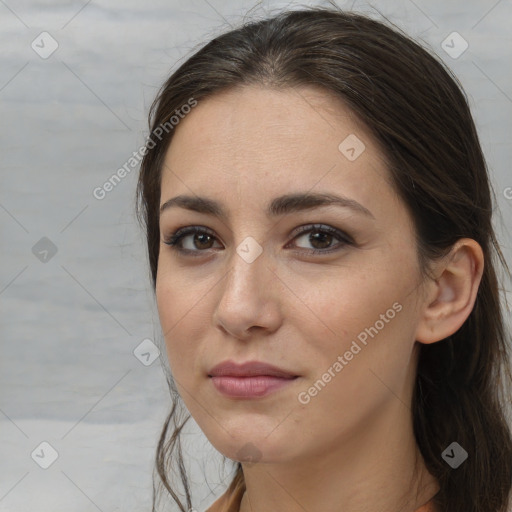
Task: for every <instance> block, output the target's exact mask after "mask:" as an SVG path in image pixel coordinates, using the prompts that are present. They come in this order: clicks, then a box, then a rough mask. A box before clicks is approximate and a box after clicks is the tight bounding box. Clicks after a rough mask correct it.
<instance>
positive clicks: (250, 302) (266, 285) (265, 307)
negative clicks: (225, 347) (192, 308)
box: [213, 251, 282, 340]
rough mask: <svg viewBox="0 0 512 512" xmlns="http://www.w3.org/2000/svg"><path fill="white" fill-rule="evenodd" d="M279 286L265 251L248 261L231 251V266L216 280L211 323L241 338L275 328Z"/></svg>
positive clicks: (278, 317)
mask: <svg viewBox="0 0 512 512" xmlns="http://www.w3.org/2000/svg"><path fill="white" fill-rule="evenodd" d="M281 288H282V287H281V286H280V280H279V279H278V277H277V275H276V273H275V270H273V269H272V268H271V266H270V264H269V258H268V257H267V255H266V254H265V251H263V252H262V253H261V254H260V255H259V256H258V257H257V258H256V259H255V260H254V261H252V262H251V263H249V262H247V261H246V260H244V258H242V257H241V256H240V255H239V254H238V253H237V252H233V257H232V258H231V261H230V267H229V269H228V271H227V273H226V275H225V277H224V278H223V279H222V280H221V283H219V294H220V297H219V300H218V302H217V306H216V308H215V311H214V314H213V320H214V324H215V325H216V326H217V327H218V328H219V329H221V330H223V331H225V332H226V333H227V334H229V335H230V336H233V337H235V338H237V339H242V340H246V339H249V338H250V337H251V336H253V335H254V334H256V333H260V334H264V335H267V334H270V333H272V332H274V331H276V330H277V329H278V328H279V326H280V325H281V322H282V316H281V302H280V299H279V293H280V292H279V290H280V289H281ZM260 331H261V332H260Z"/></svg>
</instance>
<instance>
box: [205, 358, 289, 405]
mask: <svg viewBox="0 0 512 512" xmlns="http://www.w3.org/2000/svg"><path fill="white" fill-rule="evenodd" d="M208 376H209V377H211V379H212V382H213V384H214V386H215V387H216V389H217V390H218V391H219V392H221V393H222V394H223V395H226V396H229V397H233V398H251V397H254V398H256V397H263V396H266V395H268V394H269V393H272V392H273V391H277V390H278V389H281V388H282V387H284V386H286V385H288V384H290V383H291V382H292V381H293V380H295V379H296V378H297V377H298V375H294V374H293V373H291V372H289V371H286V370H283V369H281V368H278V367H276V366H273V365H271V364H267V363H263V362H260V361H248V362H246V363H243V364H237V363H235V362H233V361H224V362H223V363H220V364H218V365H216V366H214V367H213V368H212V369H211V370H210V371H209V373H208Z"/></svg>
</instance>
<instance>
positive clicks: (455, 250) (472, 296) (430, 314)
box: [415, 238, 484, 344]
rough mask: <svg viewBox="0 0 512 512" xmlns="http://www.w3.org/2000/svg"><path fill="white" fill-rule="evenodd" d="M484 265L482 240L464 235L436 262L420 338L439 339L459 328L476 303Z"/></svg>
mask: <svg viewBox="0 0 512 512" xmlns="http://www.w3.org/2000/svg"><path fill="white" fill-rule="evenodd" d="M483 269H484V256H483V251H482V248H481V247H480V244H478V242H476V241H475V240H473V239H471V238H462V239H460V240H458V241H457V243H455V244H454V246H453V247H452V249H451V251H450V253H449V254H448V255H447V256H445V257H444V258H442V259H441V260H440V261H439V262H436V263H435V265H434V275H436V276H438V277H437V278H436V279H433V280H431V281H429V282H428V283H427V285H426V293H425V299H424V301H423V306H422V310H421V313H420V319H419V323H418V327H417V330H416V338H415V339H416V341H419V342H420V343H426V344H428V343H435V342H436V341H440V340H442V339H444V338H447V337H448V336H451V335H452V334H454V333H455V332H457V331H458V330H459V328H460V327H461V326H462V325H463V324H464V322H465V321H466V319H467V318H468V316H469V315H470V313H471V311H472V310H473V306H474V304H475V300H476V295H477V292H478V287H479V286H480V281H481V279H482V274H483Z"/></svg>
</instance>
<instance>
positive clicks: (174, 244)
mask: <svg viewBox="0 0 512 512" xmlns="http://www.w3.org/2000/svg"><path fill="white" fill-rule="evenodd" d="M310 232H312V233H327V234H329V235H333V236H335V237H336V238H338V239H339V240H340V244H338V246H337V247H336V248H334V249H332V248H331V249H310V250H307V249H303V250H299V251H293V252H296V253H304V251H305V252H306V253H308V254H329V253H331V252H335V251H337V250H340V249H341V248H342V247H344V246H346V245H354V241H353V240H352V239H351V238H350V237H349V236H348V235H347V234H345V233H344V232H343V231H340V230H339V229H335V228H332V227H330V226H326V225H322V224H310V225H307V226H301V227H300V228H299V232H298V233H296V235H295V236H294V238H293V240H295V239H296V238H298V237H299V236H301V235H304V234H305V233H310ZM196 234H204V235H210V236H212V237H214V238H215V235H214V234H213V232H212V231H211V230H210V229H208V228H206V227H201V226H187V227H184V228H180V229H178V230H176V231H175V232H174V233H172V234H171V235H170V236H169V237H167V238H165V239H164V240H163V242H164V244H166V245H169V246H170V247H171V249H172V250H175V251H178V252H180V253H182V254H190V255H192V256H200V254H201V253H204V252H206V251H208V250H210V249H205V250H201V249H198V250H194V251H193V250H190V249H184V248H182V247H180V245H179V244H180V242H181V241H182V240H183V238H185V237H186V236H188V235H196Z"/></svg>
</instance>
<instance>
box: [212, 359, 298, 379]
mask: <svg viewBox="0 0 512 512" xmlns="http://www.w3.org/2000/svg"><path fill="white" fill-rule="evenodd" d="M257 376H269V377H278V378H281V379H294V378H295V377H298V375H296V374H295V373H293V372H290V371H288V370H284V369H282V368H278V367H277V366H274V365H271V364H268V363H264V362H262V361H248V362H245V363H242V364H238V363H235V362H234V361H224V362H222V363H219V364H218V365H216V366H214V367H213V368H212V369H211V370H210V371H209V372H208V377H257Z"/></svg>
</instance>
